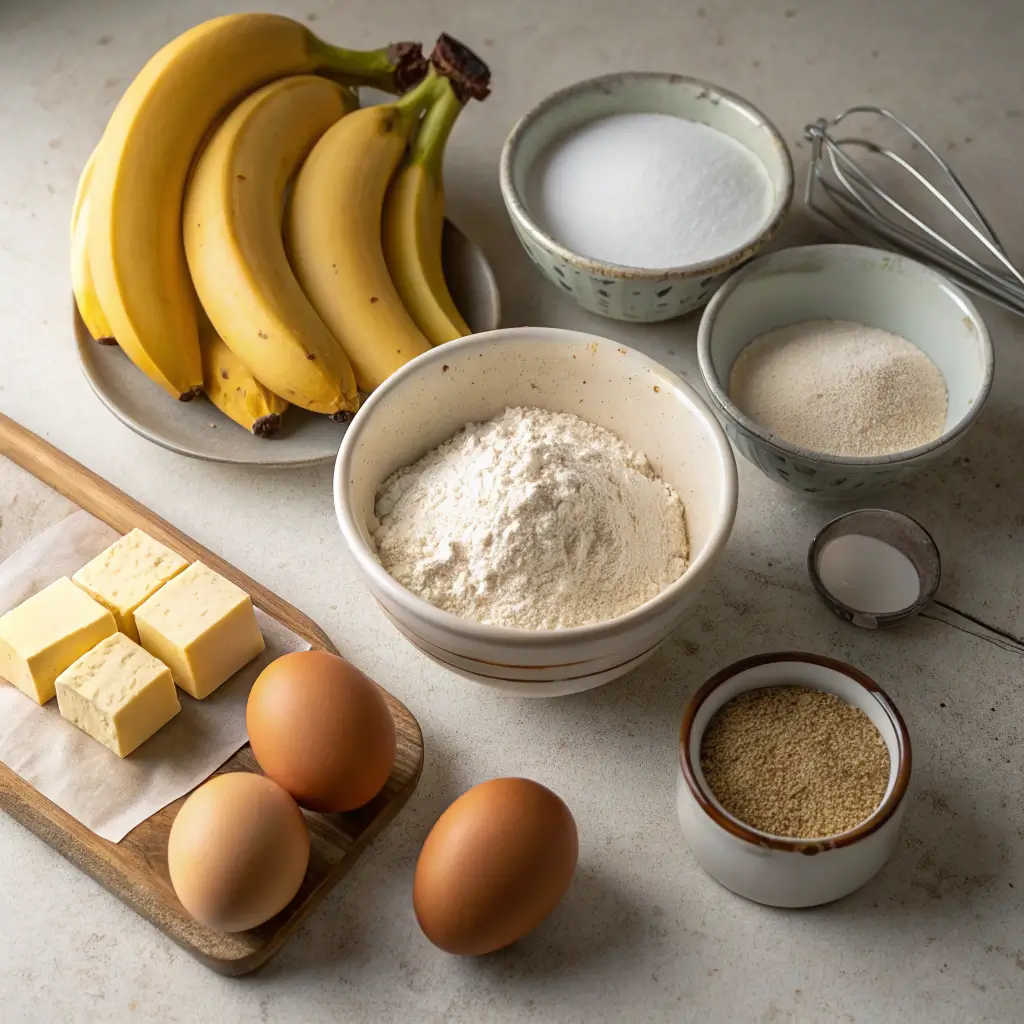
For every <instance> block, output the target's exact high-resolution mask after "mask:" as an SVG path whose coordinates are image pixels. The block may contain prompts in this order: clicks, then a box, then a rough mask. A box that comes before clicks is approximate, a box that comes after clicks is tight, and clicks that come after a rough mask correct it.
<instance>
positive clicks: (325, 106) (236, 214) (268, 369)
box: [183, 75, 359, 414]
mask: <svg viewBox="0 0 1024 1024" xmlns="http://www.w3.org/2000/svg"><path fill="white" fill-rule="evenodd" d="M355 106H356V100H355V96H354V95H353V93H352V92H351V90H349V89H346V88H344V87H342V86H340V85H337V84H336V83H334V82H330V81H328V80H327V79H326V78H319V77H317V76H315V75H293V76H291V77H289V78H282V79H279V80H278V81H276V82H272V83H271V84H270V85H265V86H263V88H261V89H258V90H257V91H256V92H254V93H253V94H252V95H251V96H250V97H249V98H248V99H246V100H243V101H242V103H240V104H239V105H238V106H237V107H236V108H235V109H234V110H233V111H232V112H231V114H229V115H228V117H227V118H226V119H225V121H224V123H223V124H222V125H221V126H220V127H219V128H218V129H217V130H216V132H214V134H213V136H212V137H211V139H210V141H209V143H208V145H207V147H206V149H205V150H204V151H203V153H202V155H201V156H200V157H199V161H198V162H197V164H196V166H195V168H194V170H193V172H192V177H191V179H190V181H189V184H188V187H187V189H186V191H185V208H184V218H183V223H184V238H185V252H186V254H187V257H188V266H189V270H190V271H191V274H192V282H193V284H194V285H195V288H196V291H197V292H198V293H199V300H200V302H201V303H202V305H203V308H204V309H205V310H206V313H207V315H208V316H209V318H210V320H211V321H212V322H213V326H214V327H215V328H216V330H217V333H218V334H219V335H220V336H221V338H223V339H224V342H225V343H226V344H227V346H228V347H229V348H230V349H231V350H232V351H233V352H234V353H235V355H236V356H237V357H238V358H239V359H241V360H242V362H243V363H245V365H246V366H248V368H249V370H250V371H251V372H252V374H253V376H254V377H255V378H256V379H257V380H259V381H260V382H261V383H262V384H263V385H264V386H265V387H267V388H269V389H270V390H271V391H273V392H275V393H276V394H278V395H281V396H282V397H283V398H285V399H287V400H288V401H289V402H294V403H295V404H296V405H301V406H303V407H304V408H306V409H310V410H312V411H313V412H321V413H329V414H335V413H342V412H354V411H355V410H356V409H357V408H358V407H359V396H358V393H357V391H356V381H355V376H354V375H353V372H352V365H351V363H350V362H349V360H348V358H347V357H346V355H345V350H344V349H343V348H342V347H341V345H340V344H339V342H338V340H337V339H336V338H335V337H334V335H333V334H331V332H330V331H329V330H328V329H327V327H326V326H325V325H324V322H323V321H322V320H321V319H320V317H319V316H318V314H317V312H316V310H315V309H314V308H313V306H312V305H310V302H309V300H308V299H307V298H306V296H305V294H304V293H303V291H302V288H301V287H300V285H299V282H298V281H297V280H296V279H295V274H294V273H293V271H292V269H291V267H290V266H289V263H288V257H287V255H286V254H285V249H284V240H283V238H282V235H281V215H282V209H283V206H284V193H285V188H286V186H287V185H288V182H289V181H290V180H291V179H292V177H293V176H294V174H295V170H296V168H297V167H298V166H299V164H300V163H301V162H302V160H303V159H304V158H305V156H306V155H307V154H308V153H309V151H310V150H311V149H312V148H313V146H314V144H315V143H316V141H317V139H319V138H320V136H321V135H323V133H324V132H325V131H327V130H328V129H329V128H330V127H331V125H333V124H334V123H335V122H336V121H338V120H339V119H341V118H342V117H343V116H344V115H345V114H346V113H348V111H350V110H352V109H354V108H355Z"/></svg>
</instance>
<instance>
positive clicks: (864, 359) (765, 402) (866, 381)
mask: <svg viewBox="0 0 1024 1024" xmlns="http://www.w3.org/2000/svg"><path fill="white" fill-rule="evenodd" d="M729 397H730V398H732V400H733V401H734V402H735V403H736V404H737V405H738V406H739V407H740V409H741V410H742V411H743V413H744V414H745V415H747V416H749V417H750V418H751V419H752V420H753V421H754V422H755V423H758V424H760V425H761V426H762V427H764V428H766V429H767V430H770V431H771V432H772V433H773V434H775V435H776V436H778V437H781V438H784V439H785V440H787V441H790V442H792V443H793V444H798V445H800V446H802V447H804V448H809V449H810V450H811V451H815V452H823V453H825V454H828V455H850V456H866V455H867V456H872V455H888V454H890V453H892V452H903V451H907V450H908V449H910V448H916V447H917V446H918V445H922V444H927V443H928V442H929V441H934V440H935V439H936V438H937V437H938V436H939V435H940V434H941V433H942V431H943V428H944V426H945V423H946V403H947V397H946V381H945V379H944V378H943V376H942V374H941V373H940V371H939V368H938V367H937V366H936V365H935V364H934V363H933V362H932V361H931V360H930V359H929V358H928V356H927V355H925V353H924V352H922V351H921V349H919V348H918V347H917V346H916V345H915V344H913V343H912V342H910V341H907V339H906V338H901V337H900V336H899V335H898V334H891V333H889V332H888V331H883V330H881V329H880V328H878V327H868V326H867V325H865V324H857V323H853V322H851V321H848V320H804V321H802V322H800V323H795V324H789V325H788V326H786V327H778V328H776V329H774V330H771V331H767V332H766V333H764V334H762V335H760V336H759V337H757V338H755V339H754V340H753V341H752V342H751V343H750V344H749V345H747V347H746V348H745V349H743V351H742V352H740V354H739V357H738V358H737V359H736V362H735V363H734V364H733V368H732V372H731V374H730V379H729Z"/></svg>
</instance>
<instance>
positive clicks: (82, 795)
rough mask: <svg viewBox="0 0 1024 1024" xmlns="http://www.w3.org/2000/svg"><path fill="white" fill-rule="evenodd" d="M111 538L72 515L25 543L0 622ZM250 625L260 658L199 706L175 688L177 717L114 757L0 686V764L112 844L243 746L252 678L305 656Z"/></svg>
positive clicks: (1, 573) (273, 623)
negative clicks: (262, 644) (261, 647)
mask: <svg viewBox="0 0 1024 1024" xmlns="http://www.w3.org/2000/svg"><path fill="white" fill-rule="evenodd" d="M117 537H118V534H117V533H116V532H115V531H114V530H112V529H111V528H110V527H109V526H107V525H106V524H105V523H102V522H100V520H98V519H96V518H95V517H94V516H91V515H90V514H89V513H88V512H83V511H81V510H79V511H77V512H74V513H72V515H70V516H69V517H68V518H67V519H65V520H64V521H63V522H61V523H58V524H57V525H56V526H53V527H51V528H50V529H48V530H46V531H45V532H44V533H41V534H40V535H39V536H37V537H35V538H33V539H32V540H31V541H29V542H28V543H27V544H25V545H24V546H23V547H22V548H20V549H19V550H18V551H16V552H15V553H14V554H13V555H11V556H10V557H9V558H8V559H7V560H6V561H4V562H3V563H0V615H2V614H4V613H5V612H7V611H9V610H10V609H11V608H13V607H15V605H18V604H20V603H21V602H22V601H24V600H25V599H26V598H28V597H31V596H32V595H33V594H35V593H37V592H38V591H40V590H42V589H43V587H45V586H48V585H49V584H50V583H52V582H53V581H54V580H56V579H59V578H60V577H61V576H70V575H72V574H73V573H74V572H76V571H77V570H78V569H80V568H81V567H82V566H83V565H84V564H85V563H86V562H87V561H89V559H90V558H93V557H94V556H95V555H98V554H99V553H100V552H101V551H103V550H104V548H106V547H108V546H109V545H110V544H112V543H113V542H114V541H115V540H117ZM256 618H257V620H258V621H259V624H260V629H261V630H262V631H263V637H264V639H265V640H266V642H267V649H266V650H265V651H264V652H263V654H261V655H260V656H259V657H258V658H257V659H256V660H255V661H253V662H250V664H248V665H247V666H246V667H245V668H243V669H242V670H241V671H240V672H238V673H236V674H235V675H234V676H232V678H231V679H229V680H228V681H227V682H226V683H225V684H224V685H223V686H222V687H220V689H219V690H217V691H216V692H215V693H213V694H211V695H210V696H209V697H207V698H206V700H202V701H198V700H193V699H192V698H191V697H190V696H189V695H188V694H187V693H184V692H183V691H181V690H179V691H178V697H179V698H180V700H181V714H179V715H177V716H175V718H173V719H172V720H171V721H170V722H169V723H168V724H167V725H165V726H164V728H163V729H161V730H160V731H159V732H158V733H157V734H156V735H155V736H154V737H152V739H149V740H147V741H146V742H145V743H143V744H142V746H141V747H139V748H138V750H136V751H135V752H134V753H132V754H130V755H129V756H128V757H126V758H123V759H122V758H119V757H117V755H116V754H113V753H111V751H109V750H107V748H106V747H104V746H103V745H102V744H101V743H98V742H97V741H96V740H94V739H93V738H92V737H91V736H87V735H86V734H85V733H84V732H82V731H81V730H80V729H77V728H76V727H75V726H73V725H71V723H70V722H66V721H65V720H64V719H63V718H61V717H60V713H59V712H58V711H57V701H56V700H51V701H50V702H49V703H48V704H46V705H45V706H44V707H39V705H38V704H36V703H35V702H34V701H31V700H29V698H28V697H26V696H25V695H24V694H23V693H22V692H21V691H20V690H18V689H16V688H15V687H14V686H11V685H10V684H9V683H7V682H5V681H4V680H2V679H0V761H2V762H3V763H4V764H5V765H7V767H8V768H10V769H11V770H12V771H13V772H15V773H16V774H18V775H20V776H21V778H23V779H24V780H25V781H26V782H28V783H29V784H30V785H32V786H33V787H35V789H37V790H38V791H39V792H40V793H42V794H43V796H45V797H46V798H47V799H49V800H51V801H52V802H53V803H55V804H56V805H57V806H58V807H61V808H63V809H64V810H65V811H67V812H68V814H70V815H71V816H72V817H74V818H77V819H78V820H79V821H80V822H81V823H82V824H83V825H85V826H86V827H87V828H89V829H91V830H92V831H93V832H95V833H96V834H97V835H99V836H102V837H103V838H104V839H109V840H110V841H111V842H115V843H117V842H120V841H121V840H122V839H123V838H124V837H125V836H126V835H127V834H128V833H129V832H130V831H131V830H132V829H133V828H135V826H136V825H139V824H141V823H142V822H143V821H145V820H146V818H149V817H151V816H152V815H153V814H155V813H156V812H157V811H159V810H160V809H161V808H163V807H166V806H167V804H169V803H171V801H172V800H176V799H177V798H178V797H179V796H182V795H183V794H185V793H187V792H188V791H189V790H191V789H194V788H195V787H196V786H198V785H199V783H201V782H203V781H204V780H205V779H206V778H207V777H208V776H210V775H211V774H212V773H213V772H214V771H215V770H216V769H217V768H218V767H220V765H222V764H223V763H224V762H225V761H226V760H227V759H228V758H229V757H230V756H231V755H232V754H234V753H235V752H236V751H237V750H239V749H240V748H241V747H243V746H244V745H245V743H246V741H247V739H248V736H247V735H246V731H245V702H246V700H247V699H248V696H249V689H250V688H251V686H252V684H253V682H254V681H255V679H256V676H257V675H259V673H260V672H261V671H262V670H263V668H264V667H265V666H266V665H268V664H269V663H270V662H271V661H273V660H274V659H275V658H278V657H280V656H281V655H282V654H288V653H289V652H290V651H300V650H307V649H308V647H309V644H308V643H306V641H305V640H303V639H302V637H300V636H298V635H297V634H296V633H293V632H292V631H291V630H290V629H288V628H287V627H286V626H284V625H282V624H281V623H280V622H278V621H277V620H276V619H272V618H271V617H270V616H269V615H265V614H264V613H263V612H261V611H260V610H259V609H257V611H256Z"/></svg>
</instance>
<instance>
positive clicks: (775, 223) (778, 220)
mask: <svg viewBox="0 0 1024 1024" xmlns="http://www.w3.org/2000/svg"><path fill="white" fill-rule="evenodd" d="M643 79H647V80H650V81H659V82H663V83H664V84H665V85H668V86H690V87H692V88H696V89H699V90H703V91H706V92H707V93H708V95H709V96H711V95H712V94H713V95H714V96H716V97H718V98H719V99H720V100H723V101H725V102H726V103H728V104H731V105H732V106H734V107H736V108H737V109H738V110H740V111H741V112H742V113H744V114H745V115H746V116H747V117H749V118H751V119H752V120H753V121H754V123H755V125H756V127H757V128H760V129H761V130H762V131H764V132H765V133H766V134H767V135H768V137H769V138H770V140H771V141H772V143H773V145H774V148H775V151H776V154H777V155H778V158H779V170H780V175H779V181H778V183H776V181H775V179H774V176H773V175H772V173H771V172H770V171H769V169H768V167H767V166H766V165H765V161H764V160H762V159H761V157H759V156H758V155H757V154H756V153H753V150H751V153H752V154H753V156H754V158H755V159H756V160H757V162H758V164H759V165H760V166H761V168H762V169H763V170H764V173H765V174H766V175H767V176H768V177H769V179H770V180H771V183H772V188H773V191H774V193H775V194H774V196H773V198H772V206H771V211H770V213H769V214H768V216H767V217H766V218H765V221H764V224H763V225H762V227H761V228H760V230H759V231H758V232H757V233H756V234H754V235H752V236H751V237H750V238H749V239H747V240H746V241H745V242H744V243H743V244H742V245H739V246H736V247H735V248H733V249H730V250H728V251H727V252H724V253H722V254H721V255H719V256H716V257H714V258H713V259H709V260H703V261H701V262H700V263H684V264H682V265H680V266H675V267H634V266H630V265H629V264H625V263H610V262H608V261H606V260H600V259H596V258H594V257H592V256H585V255H584V254H583V253H580V252H577V251H576V250H575V249H570V248H569V247H568V246H567V245H564V244H563V243H562V242H559V241H558V239H556V238H555V237H554V236H553V235H550V234H548V232H546V231H545V230H544V229H543V228H541V226H540V225H539V224H538V223H537V221H536V220H534V218H533V216H532V215H531V214H530V210H529V206H528V205H527V203H526V198H525V196H523V195H521V194H520V192H519V189H518V188H516V185H515V176H514V174H513V166H514V164H515V160H516V157H517V155H518V152H519V147H520V145H521V144H522V141H523V139H524V138H525V136H526V134H527V132H529V131H530V130H531V129H532V128H533V126H534V125H535V123H536V122H537V121H538V120H539V119H540V117H542V116H543V115H544V114H546V113H548V112H549V111H550V110H553V109H554V108H555V107H557V106H559V105H560V104H562V103H564V102H565V101H566V100H568V99H571V98H572V97H573V96H576V95H578V94H580V93H586V92H592V91H595V90H596V91H604V89H603V87H605V86H607V85H608V84H609V83H611V82H613V81H615V82H618V81H623V80H625V81H640V80H643ZM609 95H610V94H609ZM610 113H611V112H610ZM590 120H591V121H593V120H596V118H591V119H590ZM683 120H691V119H690V118H683ZM581 123H584V124H586V123H590V121H586V122H581ZM709 127H711V126H709ZM715 131H720V132H721V133H722V134H723V135H725V136H727V137H728V138H730V139H733V140H734V141H737V142H738V141H739V140H738V139H736V138H735V136H733V135H732V134H731V133H730V132H727V131H724V130H723V129H721V128H715ZM745 148H749V147H745ZM498 180H499V184H500V189H501V194H502V197H503V198H504V200H505V205H506V206H507V207H508V211H509V213H510V214H511V215H512V218H513V219H514V220H515V221H516V222H517V223H518V224H519V226H520V227H521V228H522V229H523V230H524V231H526V233H527V234H529V235H530V237H531V238H532V239H533V240H534V242H536V243H537V244H538V245H540V246H541V247H542V248H544V249H547V250H548V251H549V252H553V253H555V254H556V255H557V256H559V257H560V258H561V259H562V260H564V261H565V262H566V263H568V264H570V265H577V266H583V267H585V268H586V269H588V270H590V271H592V272H593V273H596V274H606V275H607V276H608V277H612V278H624V279H626V280H651V281H660V280H663V279H668V278H674V279H677V280H678V279H686V278H691V277H715V276H717V275H718V274H721V273H723V272H725V271H726V270H729V269H731V268H732V267H735V266H737V265H738V264H740V263H743V262H744V261H745V260H746V259H748V258H749V257H750V255H751V254H752V253H753V252H755V251H757V250H758V249H760V248H761V247H762V246H763V245H764V244H765V243H766V242H767V241H768V240H769V239H770V238H772V237H773V236H774V235H775V233H776V232H777V231H778V230H779V228H780V227H781V226H782V222H783V220H784V219H785V217H786V214H787V213H788V212H789V207H790V205H791V203H792V201H793V191H794V181H795V177H794V173H793V158H792V155H791V154H790V152H789V147H788V146H787V145H786V140H785V139H784V138H783V136H782V133H781V132H780V131H779V129H778V128H776V127H775V124H774V123H773V122H772V121H771V120H769V119H768V118H767V117H766V116H765V115H764V114H763V113H762V112H761V110H759V109H758V108H757V107H755V106H754V104H753V103H751V102H750V101H749V100H747V99H744V98H743V97H742V96H740V95H739V94H737V93H734V92H730V91H729V90H728V89H723V88H722V87H721V86H718V85H715V84H714V83H713V82H708V81H706V80H704V79H701V78H694V77H692V76H690V75H681V74H677V73H675V72H671V71H614V72H611V73H609V74H605V75H597V76H596V77H594V78H585V79H583V80H582V81H579V82H574V83H573V84H572V85H568V86H566V87H565V88H563V89H559V90H557V91H556V92H553V93H551V95H549V96H547V97H545V98H544V99H542V100H541V101H540V102H539V103H538V104H536V105H535V106H533V107H531V108H530V109H529V110H528V111H527V112H526V113H525V114H523V116H522V117H520V118H519V120H518V121H517V122H516V123H515V125H514V126H513V128H512V131H511V132H509V135H508V138H507V139H506V140H505V144H504V145H503V146H502V149H501V157H500V160H499V164H498Z"/></svg>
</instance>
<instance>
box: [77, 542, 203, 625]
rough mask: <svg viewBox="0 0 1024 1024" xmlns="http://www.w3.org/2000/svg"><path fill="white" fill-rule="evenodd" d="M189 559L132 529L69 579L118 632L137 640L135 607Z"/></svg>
mask: <svg viewBox="0 0 1024 1024" xmlns="http://www.w3.org/2000/svg"><path fill="white" fill-rule="evenodd" d="M187 565H188V561H187V560H186V559H184V558H182V557H181V555H179V554H177V553H176V552H174V551H172V550H171V549H170V548H169V547H167V546H166V545H164V544H161V543H160V541H158V540H153V538H152V537H150V536H149V535H148V534H145V533H143V532H142V531H141V530H132V532H131V533H126V534H125V535H124V536H123V537H122V538H121V539H120V540H117V541H115V542H114V543H113V544H111V545H110V547H109V548H107V550H106V551H101V552H100V553H99V554H98V555H97V556H96V557H95V558H94V559H93V560H92V561H91V562H88V563H87V564H86V565H83V566H82V568H81V569H79V570H78V572H76V573H75V575H74V576H72V577H71V579H72V582H74V583H75V584H77V585H78V586H80V587H81V588H82V589H83V590H84V591H85V592H86V593H87V594H88V595H89V596H90V597H92V598H93V599H94V600H96V601H99V603H100V604H101V605H103V606H104V607H106V608H109V609H110V610H111V612H113V614H114V621H115V622H116V623H117V629H118V632H121V633H124V635H125V636H126V637H128V638H129V639H130V640H134V641H135V642H136V643H138V640H139V631H138V630H137V629H136V628H135V609H136V608H138V607H139V605H140V604H142V603H143V601H146V600H147V599H148V598H150V597H152V596H153V595H154V594H155V593H156V592H157V591H158V590H159V589H160V588H161V587H162V586H163V585H164V584H165V583H166V582H167V581H168V580H171V579H174V577H175V576H177V575H178V573H179V572H181V571H182V570H184V569H185V567H186V566H187Z"/></svg>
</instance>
